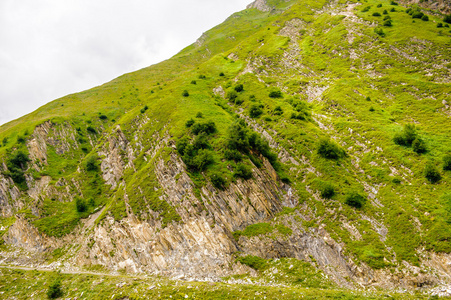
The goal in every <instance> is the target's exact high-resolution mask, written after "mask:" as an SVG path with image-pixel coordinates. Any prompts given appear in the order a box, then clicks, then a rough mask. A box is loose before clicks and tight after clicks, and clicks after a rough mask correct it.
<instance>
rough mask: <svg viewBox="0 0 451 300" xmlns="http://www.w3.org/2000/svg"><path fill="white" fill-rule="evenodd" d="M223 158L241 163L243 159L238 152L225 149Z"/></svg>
mask: <svg viewBox="0 0 451 300" xmlns="http://www.w3.org/2000/svg"><path fill="white" fill-rule="evenodd" d="M224 157H225V158H226V159H227V160H234V161H241V160H242V159H243V155H241V153H240V151H238V150H235V149H226V150H225V151H224Z"/></svg>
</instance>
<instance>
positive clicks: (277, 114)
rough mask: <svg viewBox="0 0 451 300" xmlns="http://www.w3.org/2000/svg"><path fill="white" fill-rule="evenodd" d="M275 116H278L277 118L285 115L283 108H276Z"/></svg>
mask: <svg viewBox="0 0 451 300" xmlns="http://www.w3.org/2000/svg"><path fill="white" fill-rule="evenodd" d="M273 114H274V115H276V116H280V115H283V110H282V108H281V107H280V106H276V108H274V112H273Z"/></svg>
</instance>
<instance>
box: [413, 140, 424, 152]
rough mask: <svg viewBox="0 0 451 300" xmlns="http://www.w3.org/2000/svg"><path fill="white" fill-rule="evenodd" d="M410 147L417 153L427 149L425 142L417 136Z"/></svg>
mask: <svg viewBox="0 0 451 300" xmlns="http://www.w3.org/2000/svg"><path fill="white" fill-rule="evenodd" d="M412 149H413V151H415V152H416V153H418V154H421V153H425V152H426V151H427V149H426V144H425V142H424V141H423V140H422V139H419V138H416V139H415V140H414V141H413V142H412Z"/></svg>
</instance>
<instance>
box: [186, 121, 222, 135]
mask: <svg viewBox="0 0 451 300" xmlns="http://www.w3.org/2000/svg"><path fill="white" fill-rule="evenodd" d="M216 130H217V129H216V124H215V122H213V121H208V122H206V123H195V124H194V125H193V126H191V131H192V133H193V134H195V135H198V134H200V133H202V132H205V133H206V134H213V133H215V132H216Z"/></svg>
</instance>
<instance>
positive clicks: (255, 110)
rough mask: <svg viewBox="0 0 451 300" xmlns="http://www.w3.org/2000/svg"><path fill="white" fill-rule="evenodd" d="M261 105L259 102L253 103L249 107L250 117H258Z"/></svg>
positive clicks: (260, 112)
mask: <svg viewBox="0 0 451 300" xmlns="http://www.w3.org/2000/svg"><path fill="white" fill-rule="evenodd" d="M262 108H263V105H261V104H254V105H252V106H251V107H250V109H249V116H250V117H251V118H258V117H259V116H261V115H262V114H263V110H262Z"/></svg>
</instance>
